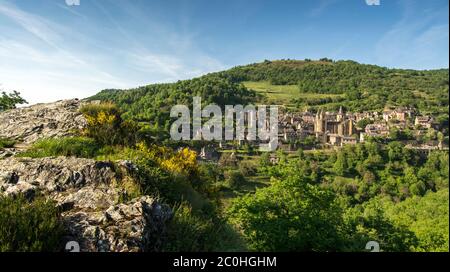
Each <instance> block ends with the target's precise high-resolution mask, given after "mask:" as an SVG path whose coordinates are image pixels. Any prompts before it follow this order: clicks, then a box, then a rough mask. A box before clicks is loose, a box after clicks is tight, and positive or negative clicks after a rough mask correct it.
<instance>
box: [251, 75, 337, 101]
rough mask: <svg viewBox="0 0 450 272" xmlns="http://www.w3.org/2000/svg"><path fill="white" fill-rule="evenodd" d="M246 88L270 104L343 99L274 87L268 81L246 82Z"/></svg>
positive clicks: (285, 87) (291, 86)
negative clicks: (299, 100) (300, 99)
mask: <svg viewBox="0 0 450 272" xmlns="http://www.w3.org/2000/svg"><path fill="white" fill-rule="evenodd" d="M243 84H244V86H245V87H247V88H248V89H252V90H254V91H256V92H258V93H259V94H262V95H263V96H264V97H266V99H267V100H268V102H269V103H272V104H279V105H286V106H288V107H289V106H293V104H292V102H293V100H294V99H299V98H302V99H321V98H335V97H342V95H340V94H318V93H317V94H315V93H301V92H300V90H299V88H298V86H297V85H272V84H270V83H269V82H266V81H257V82H256V81H245V82H243Z"/></svg>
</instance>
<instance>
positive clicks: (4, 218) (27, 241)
mask: <svg viewBox="0 0 450 272" xmlns="http://www.w3.org/2000/svg"><path fill="white" fill-rule="evenodd" d="M62 235H63V226H62V223H61V220H60V213H59V211H58V209H57V208H56V207H55V203H53V202H52V201H48V200H45V199H42V198H38V199H35V200H34V201H33V202H28V200H26V199H25V198H23V197H22V196H18V197H15V198H12V197H3V196H0V252H42V251H44V252H52V251H57V250H58V246H59V243H60V241H61V240H60V239H61V237H62Z"/></svg>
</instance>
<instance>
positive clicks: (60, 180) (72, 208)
mask: <svg viewBox="0 0 450 272" xmlns="http://www.w3.org/2000/svg"><path fill="white" fill-rule="evenodd" d="M118 165H120V166H121V167H125V168H126V169H127V171H121V172H122V175H124V174H123V173H124V172H126V173H129V172H130V171H135V169H136V168H135V166H133V165H132V163H131V162H120V163H118ZM121 178H124V177H123V176H120V175H118V174H117V173H116V170H115V167H114V165H113V164H112V163H107V162H98V161H94V160H90V159H80V158H67V157H58V158H42V159H28V158H14V157H12V158H6V159H3V160H0V194H4V195H17V194H19V193H21V194H24V195H25V196H26V197H27V198H33V197H34V196H35V195H36V194H37V193H38V192H39V193H41V194H43V195H44V196H47V197H48V198H51V199H53V200H55V201H56V202H57V204H58V205H59V207H60V208H61V210H62V211H63V213H62V217H63V222H64V225H65V227H66V230H67V234H66V237H65V241H67V242H68V241H75V242H77V243H79V245H80V250H81V251H96V252H97V251H105V252H110V251H113V252H128V251H133V252H136V251H157V250H158V249H160V247H161V243H162V242H163V240H164V232H165V226H166V224H167V222H168V221H169V220H170V219H171V217H172V211H171V209H170V208H169V207H168V206H166V205H163V204H160V203H159V202H158V201H157V200H155V199H153V198H152V197H149V196H143V197H141V198H138V199H134V200H132V201H130V202H128V203H119V196H120V193H121V190H119V189H118V188H117V186H116V184H117V183H118V182H119V181H120V179H121ZM128 178H130V177H128Z"/></svg>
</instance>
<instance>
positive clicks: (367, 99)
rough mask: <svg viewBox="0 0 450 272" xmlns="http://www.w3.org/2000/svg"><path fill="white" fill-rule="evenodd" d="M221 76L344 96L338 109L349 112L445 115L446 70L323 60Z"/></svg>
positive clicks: (270, 63)
mask: <svg viewBox="0 0 450 272" xmlns="http://www.w3.org/2000/svg"><path fill="white" fill-rule="evenodd" d="M219 74H220V75H222V76H223V77H226V78H229V79H230V80H231V81H233V82H243V81H268V82H270V83H271V84H273V85H297V86H298V92H300V93H318V94H345V96H346V97H345V98H346V99H345V100H343V101H342V104H343V105H344V106H346V107H347V108H348V109H349V110H361V111H362V110H380V109H383V108H384V107H385V106H386V105H392V106H397V105H399V106H413V107H415V108H418V109H420V110H422V111H427V112H445V111H447V110H448V76H449V74H448V69H441V70H433V71H415V70H401V69H388V68H384V67H379V66H376V65H365V64H359V63H357V62H354V61H336V62H334V61H332V60H329V59H322V60H320V61H310V60H305V61H297V60H280V61H265V62H262V63H256V64H251V65H246V66H239V67H235V68H233V69H230V70H228V71H224V72H221V73H219ZM306 102H307V101H306Z"/></svg>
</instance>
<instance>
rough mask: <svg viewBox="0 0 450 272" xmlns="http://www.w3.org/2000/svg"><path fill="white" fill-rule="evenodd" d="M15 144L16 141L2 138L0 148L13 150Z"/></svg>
mask: <svg viewBox="0 0 450 272" xmlns="http://www.w3.org/2000/svg"><path fill="white" fill-rule="evenodd" d="M15 144H16V141H14V140H11V139H8V138H1V137H0V148H11V147H14V145H15Z"/></svg>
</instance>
